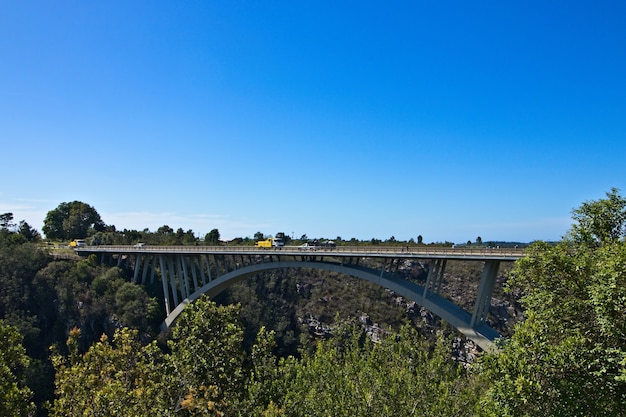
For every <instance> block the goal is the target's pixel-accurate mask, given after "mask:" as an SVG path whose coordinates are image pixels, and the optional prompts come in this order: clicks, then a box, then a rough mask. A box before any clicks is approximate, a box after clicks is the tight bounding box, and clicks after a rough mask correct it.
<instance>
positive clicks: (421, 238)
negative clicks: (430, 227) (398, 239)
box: [417, 235, 424, 245]
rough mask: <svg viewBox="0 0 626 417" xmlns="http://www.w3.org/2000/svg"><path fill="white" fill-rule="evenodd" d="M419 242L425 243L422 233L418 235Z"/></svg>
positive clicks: (420, 243)
mask: <svg viewBox="0 0 626 417" xmlns="http://www.w3.org/2000/svg"><path fill="white" fill-rule="evenodd" d="M417 244H418V245H423V244H424V238H423V237H422V235H419V236H417Z"/></svg>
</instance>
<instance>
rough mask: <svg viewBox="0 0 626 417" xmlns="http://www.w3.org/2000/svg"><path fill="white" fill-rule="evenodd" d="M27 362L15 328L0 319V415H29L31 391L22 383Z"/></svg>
mask: <svg viewBox="0 0 626 417" xmlns="http://www.w3.org/2000/svg"><path fill="white" fill-rule="evenodd" d="M28 364H29V359H28V356H26V351H25V349H24V347H23V346H22V336H21V335H20V333H19V331H18V329H17V328H15V327H13V326H8V325H5V323H4V321H3V320H0V415H2V416H31V415H34V412H35V404H33V403H32V402H31V400H30V399H31V397H32V392H31V391H30V389H29V388H28V387H26V386H25V384H24V370H25V368H26V367H27V366H28Z"/></svg>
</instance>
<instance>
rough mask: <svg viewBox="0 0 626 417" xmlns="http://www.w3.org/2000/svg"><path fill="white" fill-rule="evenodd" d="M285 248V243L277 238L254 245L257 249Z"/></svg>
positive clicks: (260, 241)
mask: <svg viewBox="0 0 626 417" xmlns="http://www.w3.org/2000/svg"><path fill="white" fill-rule="evenodd" d="M283 246H285V242H283V240H282V239H281V238H278V237H270V238H269V239H265V240H259V241H258V242H257V243H256V247H257V248H282V247H283Z"/></svg>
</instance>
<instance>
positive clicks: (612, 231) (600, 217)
mask: <svg viewBox="0 0 626 417" xmlns="http://www.w3.org/2000/svg"><path fill="white" fill-rule="evenodd" d="M572 218H573V219H574V220H575V221H576V222H577V223H575V224H574V225H573V226H572V230H571V232H570V235H569V237H570V238H571V239H572V240H574V241H575V242H577V243H585V244H587V245H603V244H607V243H612V242H616V241H617V240H619V239H620V238H621V237H623V236H624V224H625V223H626V199H624V198H623V197H622V196H621V195H620V194H619V190H618V189H617V188H611V191H609V192H608V193H606V198H605V199H601V200H597V201H593V200H592V201H586V202H584V203H583V204H582V205H581V206H580V207H579V208H577V209H574V210H572Z"/></svg>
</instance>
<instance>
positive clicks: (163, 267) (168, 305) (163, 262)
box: [159, 255, 172, 316]
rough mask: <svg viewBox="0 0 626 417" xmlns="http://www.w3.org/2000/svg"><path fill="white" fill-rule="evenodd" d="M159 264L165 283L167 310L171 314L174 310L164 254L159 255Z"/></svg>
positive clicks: (162, 280) (164, 293)
mask: <svg viewBox="0 0 626 417" xmlns="http://www.w3.org/2000/svg"><path fill="white" fill-rule="evenodd" d="M159 266H160V267H161V282H162V283H163V299H164V300H165V312H166V313H167V315H168V316H169V314H170V313H171V312H172V310H171V308H170V295H169V291H168V289H167V268H166V267H165V259H163V255H159Z"/></svg>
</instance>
